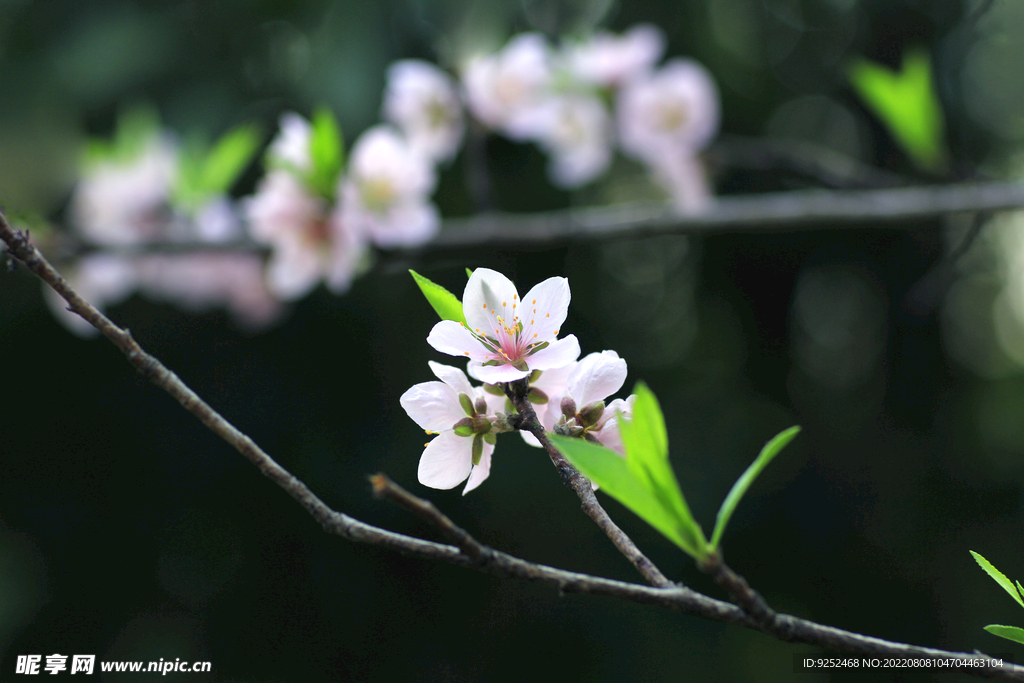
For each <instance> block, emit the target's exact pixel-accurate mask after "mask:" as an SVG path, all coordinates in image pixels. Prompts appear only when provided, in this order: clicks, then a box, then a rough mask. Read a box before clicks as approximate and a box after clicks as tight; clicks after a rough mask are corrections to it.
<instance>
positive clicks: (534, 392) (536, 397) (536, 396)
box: [526, 387, 548, 405]
mask: <svg viewBox="0 0 1024 683" xmlns="http://www.w3.org/2000/svg"><path fill="white" fill-rule="evenodd" d="M526 398H528V399H529V400H530V403H536V404H537V405H544V404H545V403H547V402H548V395H547V394H545V393H544V392H543V391H541V390H540V389H538V388H537V387H530V393H528V394H527V395H526Z"/></svg>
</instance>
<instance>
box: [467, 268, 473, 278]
mask: <svg viewBox="0 0 1024 683" xmlns="http://www.w3.org/2000/svg"><path fill="white" fill-rule="evenodd" d="M466 277H467V278H469V277H473V271H472V270H471V269H469V268H466Z"/></svg>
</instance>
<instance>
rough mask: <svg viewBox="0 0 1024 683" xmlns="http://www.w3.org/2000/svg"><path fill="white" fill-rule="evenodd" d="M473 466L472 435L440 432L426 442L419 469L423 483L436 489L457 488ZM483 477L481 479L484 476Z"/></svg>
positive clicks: (419, 475)
mask: <svg viewBox="0 0 1024 683" xmlns="http://www.w3.org/2000/svg"><path fill="white" fill-rule="evenodd" d="M471 469H473V437H470V436H458V435H456V434H455V432H451V431H448V432H441V433H440V434H439V435H438V436H437V437H435V438H434V440H433V441H431V442H430V443H428V444H427V449H426V450H425V451H423V455H422V456H420V466H419V470H418V472H417V476H418V477H419V480H420V483H421V484H423V485H424V486H429V487H430V488H433V489H450V488H455V487H456V486H458V485H459V483H461V482H462V481H464V480H465V479H466V477H468V476H469V472H470V470H471ZM481 481H482V480H481Z"/></svg>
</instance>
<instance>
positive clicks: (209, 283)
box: [59, 25, 719, 382]
mask: <svg viewBox="0 0 1024 683" xmlns="http://www.w3.org/2000/svg"><path fill="white" fill-rule="evenodd" d="M664 51H665V36H664V35H663V33H662V32H661V31H660V30H659V29H658V28H656V27H654V26H650V25H639V26H636V27H634V28H633V29H631V30H629V31H627V32H626V33H624V34H622V35H615V34H611V33H607V32H598V33H596V34H594V35H592V36H591V37H589V38H587V39H585V40H575V41H564V42H563V43H562V44H561V45H560V46H558V47H555V46H553V45H552V44H550V43H549V42H548V40H547V39H546V38H545V37H543V36H541V35H540V34H536V33H526V34H521V35H518V36H515V37H513V38H512V39H511V40H510V41H509V42H508V43H507V44H506V45H505V46H504V47H502V48H501V49H500V50H498V51H497V52H495V53H493V54H487V55H478V56H476V57H474V58H472V59H469V60H468V61H466V62H465V63H464V64H462V65H461V67H460V68H459V74H458V76H459V80H458V81H457V80H456V79H455V78H454V77H452V76H451V75H449V74H448V73H446V72H445V71H443V70H442V69H440V68H439V67H437V66H435V65H433V64H430V63H428V62H425V61H420V60H402V61H398V62H395V63H394V64H392V65H391V66H390V68H389V69H388V72H387V79H386V86H385V91H384V94H383V102H382V107H381V116H382V118H383V121H384V123H381V124H379V125H376V126H373V127H371V128H370V129H368V130H366V131H364V132H363V133H362V135H360V136H359V137H358V138H357V139H356V140H355V143H354V144H353V146H352V148H351V150H349V153H348V155H347V156H348V159H347V162H346V160H345V156H346V155H345V151H344V150H343V149H342V142H341V133H340V131H339V130H338V128H337V124H336V123H335V122H334V118H333V115H331V114H330V113H329V112H327V111H326V110H324V111H319V112H317V113H315V114H314V116H313V117H312V119H311V120H307V119H306V118H304V117H303V116H300V115H299V114H296V113H292V112H288V113H285V114H283V115H282V116H281V117H280V123H279V130H278V134H277V135H276V137H275V138H274V139H273V140H272V141H271V142H270V144H269V147H268V149H267V151H266V154H265V157H264V159H265V166H266V172H265V175H264V176H263V177H262V179H260V181H259V182H258V185H257V188H256V192H255V194H254V195H253V196H251V197H246V198H244V199H242V200H241V202H239V203H233V202H232V201H231V200H229V198H228V195H227V192H228V190H230V189H231V186H232V185H233V184H234V182H235V181H236V180H237V178H238V177H239V176H240V175H241V173H242V171H244V170H245V168H246V167H248V165H249V164H250V163H251V161H252V159H253V158H254V156H255V155H256V152H257V149H258V147H259V145H260V143H261V139H260V137H259V135H258V133H257V132H256V131H255V129H254V128H251V127H250V128H248V129H247V128H246V127H244V126H243V127H240V128H238V129H236V130H235V131H232V132H231V133H229V134H227V135H225V136H224V137H223V138H222V139H221V141H219V142H218V143H216V144H215V145H214V146H213V148H212V149H210V150H208V152H204V153H201V154H198V155H197V153H196V151H195V149H193V147H194V146H193V145H180V144H179V143H178V140H177V138H176V137H175V136H173V135H171V134H169V133H168V132H166V131H164V130H161V129H160V128H159V126H158V124H157V123H156V121H155V117H153V116H149V118H148V119H147V118H146V117H145V116H143V117H141V119H140V118H139V117H135V118H134V119H132V120H130V121H125V122H122V124H123V125H119V127H118V131H117V133H116V135H115V140H114V141H113V142H111V143H104V142H96V141H94V143H93V150H92V151H93V152H95V151H96V150H97V149H99V150H100V152H101V153H100V154H98V155H97V154H93V155H92V157H93V158H92V159H91V160H90V162H89V163H88V164H87V165H86V166H85V170H84V171H83V174H82V178H81V180H80V182H79V184H78V186H77V187H76V189H75V192H74V195H73V197H72V200H71V202H70V204H69V211H68V216H69V219H70V223H71V224H72V226H73V227H74V228H75V229H76V230H77V232H78V234H79V235H80V236H81V237H82V238H84V240H85V241H87V242H88V243H89V244H90V245H92V246H94V247H99V248H101V249H104V248H105V249H107V250H108V251H110V252H119V253H120V255H116V256H115V255H110V254H108V255H106V256H100V255H94V256H87V257H84V258H82V259H80V260H79V262H78V263H77V264H76V265H75V267H73V268H72V269H71V274H72V277H73V278H74V279H75V281H76V285H77V286H78V287H79V288H80V289H81V291H83V293H84V294H85V295H86V296H87V297H90V298H91V299H92V300H93V301H94V302H95V303H96V304H97V305H99V306H102V305H104V304H109V303H114V302H117V301H118V300H120V299H123V298H124V297H126V296H128V295H129V294H131V293H132V292H134V291H142V292H145V293H147V294H148V295H150V296H154V297H156V298H159V299H163V300H167V301H170V302H172V303H177V304H179V305H181V306H184V307H187V308H191V309H194V308H203V307H209V306H223V307H227V308H229V309H230V310H231V311H232V312H233V313H234V314H235V317H236V318H237V319H238V320H239V321H240V322H242V323H244V324H246V325H248V326H250V327H259V326H263V325H267V324H269V323H271V322H272V321H274V320H275V319H276V318H277V317H278V315H279V314H280V312H281V311H282V310H283V307H282V305H281V302H283V301H291V300H294V299H297V298H300V297H302V296H305V295H306V294H308V293H309V292H310V291H311V290H312V289H314V288H315V287H316V286H317V285H318V284H319V283H321V282H323V283H324V284H326V286H327V288H328V289H330V290H331V291H333V292H335V293H342V292H345V291H346V290H347V289H348V288H349V287H350V285H351V284H352V281H353V279H354V278H355V277H356V276H357V275H359V274H360V273H361V272H363V271H364V270H366V268H367V266H368V264H369V263H370V260H371V256H372V247H374V246H376V247H380V248H384V249H389V248H398V247H415V246H418V245H421V244H424V243H425V242H427V241H429V240H430V239H431V238H432V237H434V235H435V234H436V233H437V231H438V229H439V226H440V214H439V211H438V209H437V207H436V206H435V205H434V204H433V202H432V201H431V194H432V193H433V192H434V189H435V186H436V185H437V167H438V165H440V164H446V163H449V162H451V161H452V159H454V157H455V156H456V154H457V153H458V150H459V147H460V145H461V143H462V139H463V137H464V133H465V128H466V118H467V115H468V116H472V117H473V118H474V119H475V120H476V121H477V122H478V124H480V125H481V126H483V128H485V129H487V130H491V131H493V132H495V133H498V134H501V135H505V136H507V137H509V138H511V139H513V140H517V141H528V142H533V143H535V144H537V145H538V146H539V147H540V148H541V149H543V150H544V151H546V152H547V153H548V154H549V156H550V164H549V167H548V173H549V176H550V179H551V181H552V182H553V183H555V184H556V185H558V186H560V187H565V188H575V187H579V186H582V185H584V184H586V183H589V182H591V181H593V180H595V179H597V178H598V177H600V176H601V175H602V174H603V173H605V171H606V170H607V169H608V168H609V166H610V164H611V162H612V159H613V156H614V150H615V148H616V147H617V148H618V149H620V150H621V151H622V152H623V153H625V154H626V155H628V156H631V157H633V158H635V159H636V160H638V161H640V162H641V163H642V164H644V165H646V166H647V167H648V168H649V169H650V170H651V173H652V177H653V178H654V179H655V180H656V181H657V182H659V183H661V184H663V185H664V187H665V188H666V189H667V190H668V192H669V194H670V195H671V196H672V198H673V201H674V205H675V206H676V208H677V209H678V210H679V211H681V212H687V211H693V210H696V209H699V208H701V207H702V206H703V205H704V204H705V203H706V202H707V200H708V199H709V198H710V196H711V193H710V189H709V186H708V183H707V181H706V179H705V173H704V169H703V166H702V164H701V161H700V158H699V154H700V152H701V150H702V149H703V148H704V147H705V146H706V145H707V144H708V142H709V141H710V140H711V138H712V137H713V136H714V135H715V133H716V130H717V127H718V119H719V111H718V94H717V90H716V88H715V84H714V81H713V80H712V79H711V77H710V76H709V75H708V74H707V72H706V71H705V70H704V69H703V67H701V66H700V65H698V64H697V63H696V62H693V61H689V60H685V59H671V60H669V61H667V62H665V63H664V64H662V65H661V66H659V62H660V61H661V59H662V55H663V53H664ZM140 121H141V123H140ZM204 155H205V156H204ZM250 241H252V242H256V243H258V244H259V245H261V247H262V248H264V249H266V250H268V251H269V258H267V259H266V260H265V262H264V260H263V259H262V257H261V256H259V255H257V254H254V253H252V250H251V249H246V248H241V249H234V250H230V249H227V248H225V247H226V246H227V245H228V244H229V243H232V244H236V245H237V244H239V243H241V244H243V245H244V244H245V243H246V242H250ZM169 243H170V244H173V243H178V244H184V243H188V244H191V245H195V244H196V243H199V245H200V247H199V249H198V252H199V253H198V254H197V253H195V250H193V253H183V252H182V250H180V249H173V248H172V249H168V250H163V251H164V252H167V253H159V254H154V253H151V252H153V251H161V250H159V249H152V248H151V247H153V246H154V245H164V244H169ZM205 244H208V245H209V246H208V247H206V246H204V245H205ZM124 252H129V253H128V254H125V253H124ZM171 252H174V253H171ZM208 268H210V269H213V270H210V271H209V272H207V269H208ZM552 287H553V286H552ZM504 294H505V293H501V296H502V300H503V299H504ZM540 294H542V295H543V296H552V297H555V298H557V297H559V296H562V295H561V294H560V293H559V292H557V291H554V289H552V291H550V292H548V291H545V292H541V293H540ZM566 296H567V294H566ZM539 300H540V301H544V299H543V298H540V299H539ZM491 303H499V302H493V301H492V302H491ZM516 305H519V304H516ZM59 310H60V311H63V306H60V307H59ZM60 315H61V316H62V319H64V320H66V321H67V322H68V324H69V325H72V326H73V327H74V328H75V329H77V330H80V331H87V330H89V329H90V328H88V327H87V326H84V325H82V324H81V321H79V320H78V319H77V318H75V317H74V316H67V315H64V313H63V312H61V313H60ZM487 315H492V314H490V313H488V314H487ZM468 316H469V317H472V319H473V321H474V322H473V324H472V327H473V329H475V328H476V327H477V326H479V327H480V328H481V329H483V330H487V332H483V333H480V334H484V335H492V334H493V335H495V337H494V338H495V339H499V340H502V343H504V341H505V340H506V338H510V335H512V336H516V335H513V334H512V332H511V330H512V328H511V327H509V328H508V330H509V332H506V331H505V330H504V328H503V327H502V326H501V325H497V326H496V325H495V320H493V319H491V320H485V318H486V317H487V316H485V315H484V311H479V312H471V313H469V314H468ZM493 316H499V317H500V319H503V320H505V321H508V320H511V319H512V318H514V317H516V313H515V311H511V310H503V309H498V308H495V309H494V313H493ZM528 320H529V319H528V318H527V317H525V316H522V322H523V325H526V323H527V321H528ZM550 323H551V321H550V320H545V321H538V322H537V323H536V325H537V327H536V329H533V327H532V324H531V329H532V332H531V334H536V335H538V338H540V336H543V335H545V334H548V333H549V332H551V331H552V330H555V329H556V328H557V324H555V325H554V327H551V328H550V329H548V326H550ZM459 334H460V333H459V332H458V331H456V330H454V329H451V328H449V329H446V330H439V331H437V332H436V335H437V342H438V343H439V344H447V345H449V346H450V345H451V344H454V343H457V342H459V339H460V337H459ZM461 334H462V335H463V338H471V337H472V336H473V334H475V332H473V331H471V330H463V331H462V333H461ZM516 339H517V340H518V341H517V343H521V344H522V345H523V346H522V347H516V348H510V349H506V351H507V352H509V353H510V357H515V358H516V359H517V360H518V361H523V362H525V361H524V360H523V359H525V358H530V359H532V360H531V361H530V362H531V363H532V364H533V365H535V366H537V365H538V364H539V365H545V366H547V367H552V368H553V367H564V363H563V361H564V359H565V358H566V357H567V355H568V354H569V352H570V350H571V349H570V346H571V344H572V343H574V342H568V340H566V343H565V344H551V346H550V347H544V348H540V347H538V346H531V344H534V342H533V341H532V337H530V338H528V337H526V336H522V335H520V336H516ZM577 352H578V348H577ZM492 353H497V352H496V351H495V352H492ZM473 359H474V363H475V365H474V367H476V368H477V371H478V373H479V374H480V376H481V377H482V378H483V377H486V376H488V375H490V379H488V380H485V381H491V382H501V381H508V378H509V376H510V374H511V373H512V372H518V370H514V368H515V367H517V366H516V365H510V366H509V367H510V368H513V370H510V369H508V368H505V369H503V370H499V369H498V368H499V367H500V365H495V364H494V363H496V362H497V361H498V360H500V359H498V358H492V357H484V356H482V355H480V354H479V353H477V354H475V355H474V356H473ZM523 362H520V363H519V365H522V364H523ZM556 364H557V365H556ZM547 367H545V368H544V369H547ZM488 368H494V369H493V370H492V369H488Z"/></svg>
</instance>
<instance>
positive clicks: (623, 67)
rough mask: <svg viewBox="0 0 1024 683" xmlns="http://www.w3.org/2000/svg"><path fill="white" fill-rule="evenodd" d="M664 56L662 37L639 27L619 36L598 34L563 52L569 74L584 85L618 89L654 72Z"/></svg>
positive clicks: (649, 28)
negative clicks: (652, 70) (615, 87)
mask: <svg viewBox="0 0 1024 683" xmlns="http://www.w3.org/2000/svg"><path fill="white" fill-rule="evenodd" d="M664 52H665V34H664V32H663V31H662V30H661V29H660V28H658V27H657V26H653V25H651V24H638V25H637V26H634V27H633V28H631V29H629V30H628V31H626V32H625V33H624V34H622V35H621V36H618V35H615V34H612V33H608V32H605V31H601V32H598V33H595V34H594V35H593V36H591V37H590V39H589V40H587V41H584V42H582V43H577V44H571V45H569V46H568V47H567V48H566V49H565V51H564V55H565V63H566V67H567V68H568V69H569V71H570V72H571V73H572V74H573V75H574V76H575V77H576V78H578V79H580V80H581V81H584V82H585V83H593V84H595V85H600V86H605V87H608V86H621V85H623V84H625V83H626V82H628V81H630V80H632V79H634V78H637V77H639V76H641V75H643V74H644V73H646V72H648V71H650V70H651V69H653V68H654V65H655V64H657V63H658V60H660V59H661V56H662V55H663V54H664Z"/></svg>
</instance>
